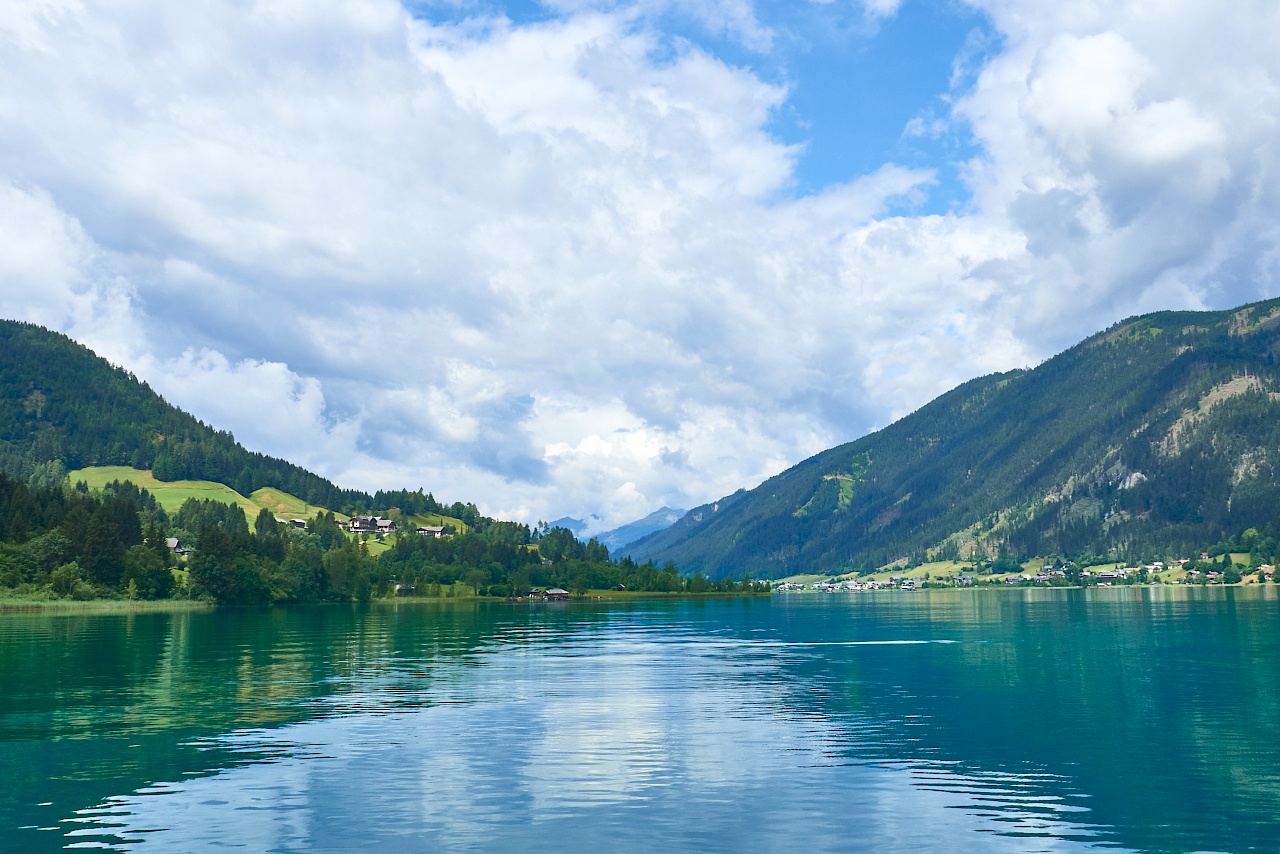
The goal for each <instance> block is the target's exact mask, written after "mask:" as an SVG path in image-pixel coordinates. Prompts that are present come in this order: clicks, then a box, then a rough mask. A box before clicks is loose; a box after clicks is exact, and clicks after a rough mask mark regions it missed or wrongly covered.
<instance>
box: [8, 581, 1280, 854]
mask: <svg viewBox="0 0 1280 854" xmlns="http://www.w3.org/2000/svg"><path fill="white" fill-rule="evenodd" d="M0 678H2V681H0V685H3V692H2V693H0V850H12V851H48V850H59V849H62V848H64V847H67V846H76V847H97V848H102V847H106V848H108V849H113V850H122V851H152V850H154V851H207V850H214V849H222V848H227V847H231V848H239V849H241V850H247V851H351V850H359V849H368V850H379V851H393V852H394V851H405V852H408V851H426V850H431V851H435V850H439V851H465V850H495V851H598V850H609V851H624V852H626V851H653V850H663V851H740V850H754V851H796V850H806V851H809V852H820V851H868V852H871V851H875V852H883V851H889V852H893V851H913V852H915V851H920V850H928V851H941V850H956V851H958V850H964V851H1015V852H1033V851H1054V852H1058V851H1075V850H1086V849H1091V848H1096V847H1106V848H1111V849H1120V850H1131V851H1161V852H1163V851H1271V852H1275V851H1277V850H1278V849H1280V818H1278V817H1277V816H1278V815H1280V810H1278V808H1280V601H1278V599H1277V596H1276V591H1275V589H1274V587H1270V586H1268V587H1265V588H1254V589H1248V588H1239V589H1217V590H1214V589H1208V590H1204V589H1200V590H1195V589H1190V590H1188V589H1165V588H1135V589H1113V590H1093V591H1088V592H1086V591H1081V590H1034V589H1017V590H1000V591H955V590H949V591H948V590H941V591H917V592H914V593H904V592H900V591H890V592H884V593H875V594H849V595H825V596H823V595H792V596H775V597H773V598H772V599H761V598H744V599H716V600H706V601H698V600H678V601H671V600H667V601H652V602H647V601H627V602H615V603H601V604H581V605H580V604H576V603H568V604H532V605H530V604H508V603H492V604H490V603H460V604H456V605H413V606H394V605H374V606H369V607H365V608H347V607H314V608H292V609H280V610H275V611H264V612H217V613H156V614H123V615H115V614H108V615H79V614H70V615H61V614H6V615H0Z"/></svg>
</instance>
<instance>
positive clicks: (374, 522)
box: [351, 516, 378, 534]
mask: <svg viewBox="0 0 1280 854" xmlns="http://www.w3.org/2000/svg"><path fill="white" fill-rule="evenodd" d="M377 531H378V517H377V516H352V517H351V533H353V534H365V533H377Z"/></svg>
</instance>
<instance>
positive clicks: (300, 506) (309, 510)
mask: <svg viewBox="0 0 1280 854" xmlns="http://www.w3.org/2000/svg"><path fill="white" fill-rule="evenodd" d="M249 500H250V501H252V502H253V503H254V504H256V505H257V506H258V507H265V508H267V509H268V510H270V511H271V512H272V513H274V514H275V516H276V518H277V519H312V518H314V517H316V516H318V515H319V514H320V513H321V512H323V511H324V510H325V509H326V508H324V507H317V506H315V505H314V504H308V503H307V502H305V501H303V500H302V499H301V498H298V497H297V496H296V495H290V494H289V493H287V492H285V491H284V490H283V489H272V488H271V487H269V486H264V487H263V488H262V489H255V490H254V492H253V494H252V495H250V496H249ZM253 512H254V513H255V514H256V513H257V512H258V511H257V510H254V511H253ZM333 515H334V518H336V519H338V520H339V521H342V522H345V521H347V520H348V519H349V518H350V517H349V516H344V515H343V514H341V513H337V512H335V513H334V514H333Z"/></svg>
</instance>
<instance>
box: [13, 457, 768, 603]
mask: <svg viewBox="0 0 1280 854" xmlns="http://www.w3.org/2000/svg"><path fill="white" fill-rule="evenodd" d="M479 518H483V517H479ZM484 521H485V523H486V524H483V525H479V526H477V528H476V529H475V530H473V531H472V532H469V533H466V534H462V535H459V536H454V537H446V538H435V537H420V536H416V535H413V534H403V535H401V536H400V537H399V538H398V539H396V540H395V542H394V544H393V545H392V546H391V547H390V548H389V549H387V550H386V551H384V552H383V553H382V554H380V555H374V554H371V552H370V549H369V543H368V542H367V541H366V540H362V539H360V538H357V537H354V536H352V535H349V534H347V533H346V532H345V531H343V530H342V529H341V528H340V527H339V525H338V523H337V520H336V518H335V516H334V515H333V514H332V513H330V512H327V511H326V512H323V513H321V514H320V515H318V516H317V517H316V518H314V519H312V520H310V522H308V524H307V526H306V528H305V529H302V528H296V527H294V526H293V525H290V524H285V523H281V522H278V521H277V520H276V519H275V517H274V516H273V515H272V514H271V512H270V511H268V510H266V509H263V510H262V511H260V512H259V513H258V515H257V516H256V517H255V518H254V519H253V522H252V525H251V524H250V523H249V520H248V517H246V516H245V513H244V511H243V510H242V509H241V508H240V507H238V506H236V505H229V504H222V503H219V502H216V501H213V500H198V499H195V498H191V499H188V500H187V501H186V502H185V503H184V504H183V505H182V507H181V508H180V509H179V510H178V511H177V512H176V513H173V514H169V513H167V512H166V511H165V510H164V508H163V507H161V506H160V505H159V504H158V503H157V502H156V501H155V498H154V497H153V496H152V495H151V494H150V493H148V492H147V491H146V490H143V489H140V488H138V487H137V486H135V485H134V484H132V483H129V482H127V481H125V482H119V481H117V482H113V483H111V484H108V485H107V486H106V487H105V488H104V489H102V490H100V491H93V492H91V491H89V490H88V489H87V488H85V487H84V485H83V484H78V485H77V486H76V487H66V486H60V487H57V488H49V487H43V486H38V485H32V484H28V483H25V482H23V481H19V480H14V479H12V478H9V477H7V476H5V475H3V474H0V587H4V588H8V589H9V590H11V591H14V592H16V593H18V594H23V595H49V596H56V597H65V598H75V599H94V598H105V597H120V596H123V597H126V598H136V599H163V598H169V597H174V596H180V597H187V598H196V599H200V598H204V599H209V600H211V601H213V602H216V603H218V604H219V605H229V606H264V605H272V604H290V603H308V602H353V601H368V600H370V599H372V598H375V597H386V596H395V595H402V596H404V595H417V596H435V597H442V596H443V597H449V596H493V597H510V596H520V595H524V594H526V593H528V592H529V591H530V590H531V589H534V588H542V589H546V588H553V587H561V588H564V589H566V590H569V591H571V592H573V593H585V592H586V591H588V590H599V589H617V588H622V589H626V590H631V591H637V592H671V593H675V592H691V593H710V592H716V591H723V592H766V591H767V590H768V589H769V586H768V584H767V583H754V582H751V581H750V580H748V579H744V580H742V581H733V580H727V579H726V580H720V581H715V582H712V581H709V580H707V579H706V578H704V577H702V576H700V575H695V576H691V577H686V576H682V575H681V574H680V573H679V571H678V570H677V569H676V567H675V566H674V564H670V563H668V564H667V565H665V566H662V567H656V566H654V565H653V564H652V563H645V564H637V563H635V562H634V561H632V560H631V559H630V558H624V559H623V560H621V561H615V560H612V559H611V558H610V556H609V552H608V549H607V548H605V546H603V545H602V544H600V543H599V542H598V541H596V540H591V541H589V542H586V543H583V542H581V541H579V540H578V539H577V538H576V537H574V536H573V534H572V532H570V531H568V530H566V529H564V528H547V527H546V526H545V525H543V526H539V527H537V528H532V529H531V528H530V527H529V526H528V525H523V524H520V523H515V522H500V521H495V520H484ZM173 540H176V541H177V542H178V543H180V544H185V545H187V546H189V549H188V550H187V551H188V553H187V554H186V555H185V557H183V556H179V555H178V554H176V553H175V551H174V550H173V549H172V548H171V547H170V542H171V541H173Z"/></svg>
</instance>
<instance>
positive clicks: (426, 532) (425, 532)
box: [417, 525, 444, 540]
mask: <svg viewBox="0 0 1280 854" xmlns="http://www.w3.org/2000/svg"><path fill="white" fill-rule="evenodd" d="M417 534H418V536H419V537H435V538H436V539H437V540H438V539H440V538H441V537H443V536H444V525H421V526H419V527H418V530H417Z"/></svg>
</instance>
